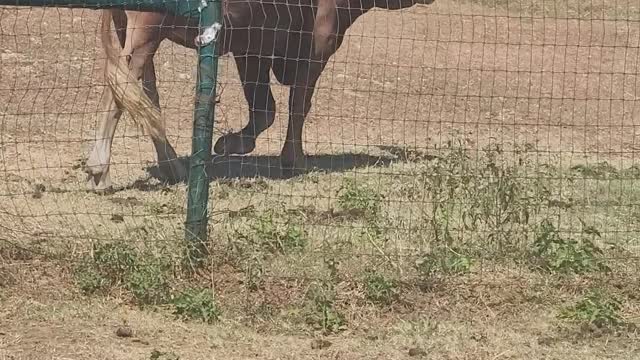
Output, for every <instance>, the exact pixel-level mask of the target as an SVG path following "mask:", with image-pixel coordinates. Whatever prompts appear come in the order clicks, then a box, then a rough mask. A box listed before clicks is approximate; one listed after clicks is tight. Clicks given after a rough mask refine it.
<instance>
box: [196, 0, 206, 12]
mask: <svg viewBox="0 0 640 360" xmlns="http://www.w3.org/2000/svg"><path fill="white" fill-rule="evenodd" d="M207 5H208V3H207V0H200V6H198V12H202V10H204V8H206V7H207Z"/></svg>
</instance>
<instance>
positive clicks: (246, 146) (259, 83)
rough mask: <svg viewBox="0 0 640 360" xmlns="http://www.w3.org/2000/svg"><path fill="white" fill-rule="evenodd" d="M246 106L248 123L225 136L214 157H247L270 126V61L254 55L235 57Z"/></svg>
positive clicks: (272, 111)
mask: <svg viewBox="0 0 640 360" xmlns="http://www.w3.org/2000/svg"><path fill="white" fill-rule="evenodd" d="M235 61H236V65H237V67H238V73H239V74H240V80H241V81H242V88H243V89H244V96H245V98H246V100H247V104H248V105H249V123H248V124H247V125H246V126H245V127H244V128H243V129H242V130H241V131H239V132H235V133H231V134H227V135H225V136H223V137H221V138H220V139H218V141H217V142H216V144H215V146H214V147H213V151H214V152H215V153H216V154H219V155H222V154H248V153H250V152H252V151H253V149H255V147H256V138H257V137H258V136H259V135H260V134H261V133H262V132H263V131H265V130H267V129H268V128H269V127H270V126H271V125H272V124H273V120H274V118H275V111H276V102H275V99H274V98H273V94H272V93H271V87H270V86H269V69H270V68H271V63H270V59H264V60H263V59H260V58H259V57H257V56H243V57H236V58H235Z"/></svg>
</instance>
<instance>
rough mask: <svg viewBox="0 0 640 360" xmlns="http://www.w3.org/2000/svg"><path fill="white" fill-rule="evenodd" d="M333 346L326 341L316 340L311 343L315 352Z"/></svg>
mask: <svg viewBox="0 0 640 360" xmlns="http://www.w3.org/2000/svg"><path fill="white" fill-rule="evenodd" d="M329 346H331V342H330V341H327V340H324V339H315V340H313V341H312V342H311V348H312V349H314V350H319V349H326V348H328V347H329Z"/></svg>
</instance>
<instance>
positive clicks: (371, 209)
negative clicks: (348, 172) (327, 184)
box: [338, 179, 382, 219]
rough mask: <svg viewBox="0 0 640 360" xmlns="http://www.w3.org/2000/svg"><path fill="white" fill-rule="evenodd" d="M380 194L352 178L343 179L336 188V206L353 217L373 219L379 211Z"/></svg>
mask: <svg viewBox="0 0 640 360" xmlns="http://www.w3.org/2000/svg"><path fill="white" fill-rule="evenodd" d="M381 202H382V195H380V194H378V193H377V192H376V191H375V190H373V189H371V188H370V187H368V186H365V185H362V184H358V183H356V182H355V181H354V180H353V179H345V180H344V182H343V184H342V186H341V187H340V189H338V206H339V208H340V210H342V211H343V212H345V213H347V214H350V215H351V216H354V217H364V218H366V219H374V218H376V217H377V216H378V214H379V213H380V208H381Z"/></svg>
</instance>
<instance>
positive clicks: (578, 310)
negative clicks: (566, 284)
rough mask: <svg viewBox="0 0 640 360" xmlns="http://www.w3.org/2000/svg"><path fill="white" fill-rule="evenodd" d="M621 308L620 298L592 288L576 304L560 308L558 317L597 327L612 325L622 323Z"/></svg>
mask: <svg viewBox="0 0 640 360" xmlns="http://www.w3.org/2000/svg"><path fill="white" fill-rule="evenodd" d="M621 308H622V302H621V301H620V300H618V299H616V298H615V297H613V296H607V295H605V294H604V293H603V292H602V291H599V290H594V291H591V292H589V293H588V294H587V295H586V296H585V297H584V298H582V299H580V300H579V301H578V302H577V303H576V304H574V305H572V306H569V307H566V308H564V309H562V310H561V312H560V314H559V315H558V317H559V318H560V319H567V320H571V321H576V322H580V323H583V324H588V325H594V326H596V327H598V328H604V327H614V326H618V325H621V324H622V323H623V321H622V318H621V316H620V310H621Z"/></svg>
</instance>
